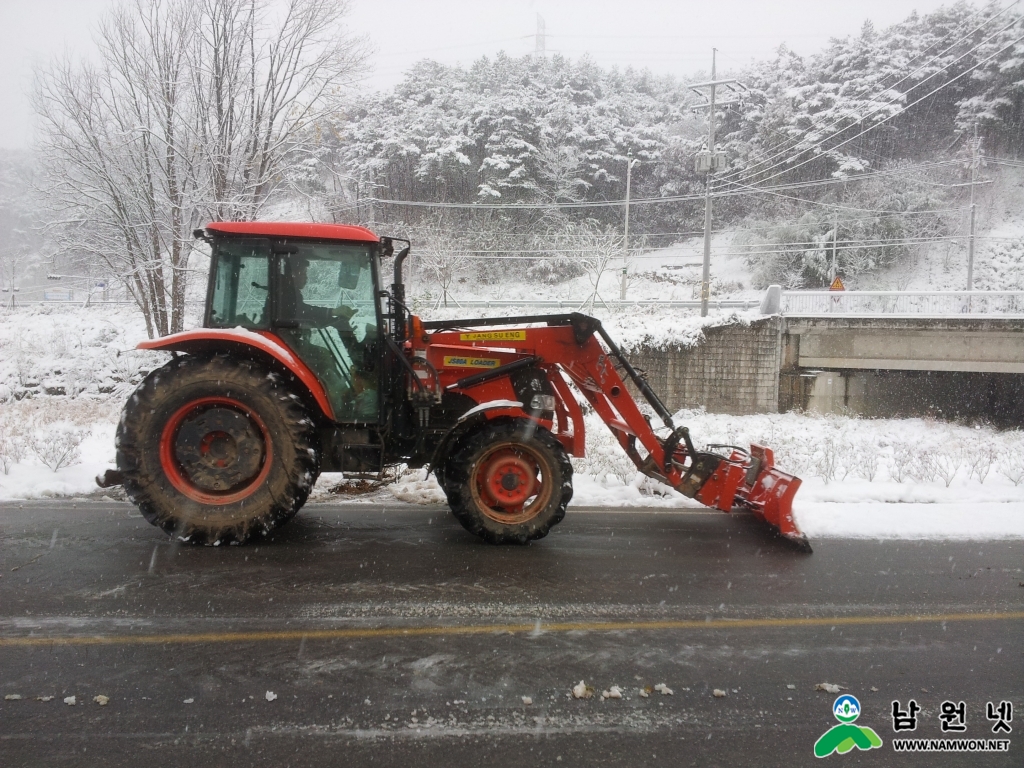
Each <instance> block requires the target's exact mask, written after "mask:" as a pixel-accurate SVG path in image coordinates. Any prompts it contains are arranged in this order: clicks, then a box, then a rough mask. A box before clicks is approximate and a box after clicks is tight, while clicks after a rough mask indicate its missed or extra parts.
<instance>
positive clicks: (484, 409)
mask: <svg viewBox="0 0 1024 768" xmlns="http://www.w3.org/2000/svg"><path fill="white" fill-rule="evenodd" d="M477 416H483V417H484V418H483V421H491V420H492V419H498V418H503V417H504V418H508V419H527V420H529V421H532V422H534V423H535V424H540V425H541V426H543V423H542V422H541V421H540V420H539V419H537V418H536V417H535V416H531V415H530V414H529V413H527V412H526V411H524V410H523V404H522V403H520V402H519V401H518V400H490V401H488V402H486V403H480V404H479V405H476V406H474V407H473V408H470V409H469V410H468V411H466V412H465V413H464V414H462V416H460V417H459V420H458V421H456V422H455V425H454V426H453V427H452V428H451V429H449V430H448V431H447V432H445V434H444V437H442V438H441V440H440V442H439V443H438V444H437V447H436V448H434V451H433V453H432V454H431V456H430V461H428V462H427V465H428V466H429V467H430V468H431V471H433V470H435V469H436V468H437V466H438V462H439V460H440V459H441V457H443V456H444V455H445V454H446V453H447V452H448V450H449V449H450V448H451V447H452V445H454V444H455V443H456V442H457V441H458V440H459V439H460V438H461V436H462V435H463V434H464V433H465V432H466V431H469V430H472V429H474V428H475V427H477V426H479V424H480V421H478V420H476V419H475V418H474V417H477ZM548 427H550V423H548Z"/></svg>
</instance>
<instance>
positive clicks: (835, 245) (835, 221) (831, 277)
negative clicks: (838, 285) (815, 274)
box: [828, 208, 839, 285]
mask: <svg viewBox="0 0 1024 768" xmlns="http://www.w3.org/2000/svg"><path fill="white" fill-rule="evenodd" d="M838 274H839V208H836V209H835V211H833V212H832V265H831V266H830V267H829V270H828V283H829V285H831V284H832V283H833V282H835V279H836V275H838Z"/></svg>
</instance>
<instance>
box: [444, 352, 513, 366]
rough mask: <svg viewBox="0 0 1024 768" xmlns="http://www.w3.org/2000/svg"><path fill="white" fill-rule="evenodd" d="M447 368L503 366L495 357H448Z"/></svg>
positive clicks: (445, 359) (445, 360) (445, 361)
mask: <svg viewBox="0 0 1024 768" xmlns="http://www.w3.org/2000/svg"><path fill="white" fill-rule="evenodd" d="M444 365H445V367H446V368H497V367H498V366H499V365H501V361H500V360H495V359H494V358H493V357H457V356H454V355H446V356H445V358H444Z"/></svg>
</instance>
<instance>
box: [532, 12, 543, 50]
mask: <svg viewBox="0 0 1024 768" xmlns="http://www.w3.org/2000/svg"><path fill="white" fill-rule="evenodd" d="M545 37H546V35H545V25H544V18H543V17H542V16H541V15H540V14H539V13H538V14H537V43H536V46H535V47H534V49H533V55H534V56H537V57H538V58H540V57H543V56H544V53H545V47H546V40H545Z"/></svg>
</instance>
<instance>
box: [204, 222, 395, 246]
mask: <svg viewBox="0 0 1024 768" xmlns="http://www.w3.org/2000/svg"><path fill="white" fill-rule="evenodd" d="M206 229H207V230H209V231H210V232H212V233H215V234H222V235H256V236H258V237H309V238H316V239H317V240H350V241H351V240H356V241H359V242H364V243H376V242H379V241H380V238H379V237H377V235H375V234H373V232H371V231H370V230H368V229H366V227H357V226H354V225H351V224H311V223H308V222H293V221H214V222H211V223H209V224H207V225H206Z"/></svg>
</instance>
